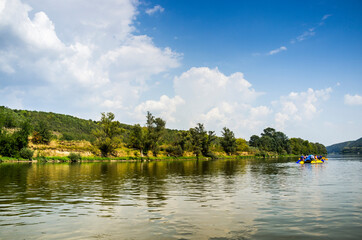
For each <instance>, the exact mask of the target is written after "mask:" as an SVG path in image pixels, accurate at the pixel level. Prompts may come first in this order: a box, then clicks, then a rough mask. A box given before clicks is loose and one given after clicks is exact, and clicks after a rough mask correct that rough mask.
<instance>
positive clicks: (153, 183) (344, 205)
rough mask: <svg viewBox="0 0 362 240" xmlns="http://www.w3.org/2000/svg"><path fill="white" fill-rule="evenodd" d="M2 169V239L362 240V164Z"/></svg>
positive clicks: (339, 160)
mask: <svg viewBox="0 0 362 240" xmlns="http://www.w3.org/2000/svg"><path fill="white" fill-rule="evenodd" d="M295 161H296V159H269V160H261V159H243V160H214V161H155V162H127V163H123V162H117V163H75V164H68V163H64V164H61V163H46V164H40V163H33V164H31V163H29V164H28V163H1V164H0V239H362V157H361V156H359V155H355V156H342V155H336V156H330V157H329V160H328V161H327V162H326V163H324V164H317V165H311V164H305V165H299V164H296V163H295Z"/></svg>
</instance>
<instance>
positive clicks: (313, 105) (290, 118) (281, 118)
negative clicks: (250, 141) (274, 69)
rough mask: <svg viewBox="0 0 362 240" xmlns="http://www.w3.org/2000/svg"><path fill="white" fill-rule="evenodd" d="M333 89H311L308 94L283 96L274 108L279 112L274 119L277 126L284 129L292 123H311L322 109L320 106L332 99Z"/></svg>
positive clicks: (293, 93) (294, 93)
mask: <svg viewBox="0 0 362 240" xmlns="http://www.w3.org/2000/svg"><path fill="white" fill-rule="evenodd" d="M331 92H332V88H326V89H322V90H313V89H312V88H309V89H308V90H307V91H306V92H299V93H298V92H291V93H290V94H289V95H288V96H282V97H280V99H279V100H278V101H276V102H274V107H275V109H277V112H276V114H275V117H274V121H275V126H276V128H278V129H284V128H285V127H286V125H287V124H288V123H289V122H290V123H293V122H294V123H296V122H302V121H310V120H312V119H314V118H315V117H316V116H317V115H319V113H320V112H321V111H322V109H320V108H319V106H320V104H321V103H322V102H324V101H327V100H328V99H329V97H330V93H331Z"/></svg>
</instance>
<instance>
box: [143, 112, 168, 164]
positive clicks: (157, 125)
mask: <svg viewBox="0 0 362 240" xmlns="http://www.w3.org/2000/svg"><path fill="white" fill-rule="evenodd" d="M146 118H147V121H146V127H147V130H148V141H147V142H148V144H149V148H150V149H151V150H152V153H153V156H155V157H157V154H158V153H159V145H160V142H161V139H162V136H163V134H164V132H165V126H166V121H164V120H163V119H161V118H155V117H154V116H153V115H152V114H151V113H150V112H147V116H146Z"/></svg>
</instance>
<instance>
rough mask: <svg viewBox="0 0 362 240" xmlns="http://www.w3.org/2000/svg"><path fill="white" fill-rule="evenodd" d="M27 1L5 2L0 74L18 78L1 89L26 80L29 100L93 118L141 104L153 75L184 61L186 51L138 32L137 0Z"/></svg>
mask: <svg viewBox="0 0 362 240" xmlns="http://www.w3.org/2000/svg"><path fill="white" fill-rule="evenodd" d="M24 1H26V2H28V3H29V4H25V3H23V2H22V1H20V0H1V2H0V3H1V4H0V34H1V35H2V36H4V37H2V40H3V44H2V45H1V46H0V77H1V76H2V75H3V76H4V79H5V76H8V75H9V74H11V75H12V79H14V80H13V82H10V81H7V82H3V83H2V84H1V86H0V90H3V89H7V91H8V92H14V93H15V92H16V91H17V89H18V88H19V87H21V88H22V91H23V92H24V93H25V94H23V95H22V102H23V103H25V104H24V105H25V106H24V107H26V103H28V104H29V106H30V104H31V105H32V107H34V105H35V106H38V107H39V108H40V109H42V110H46V109H44V108H43V107H44V106H47V109H49V110H52V111H53V110H54V109H52V108H53V107H55V106H58V107H60V109H59V110H58V111H60V112H67V113H71V112H73V113H74V112H76V113H77V114H78V116H79V114H81V113H80V112H79V110H78V109H83V111H84V112H86V111H87V112H88V114H89V115H91V117H94V116H95V115H99V112H103V111H108V110H112V109H128V108H133V107H135V105H137V101H138V99H139V97H140V96H141V94H142V93H143V92H144V91H145V90H147V88H148V81H150V80H151V79H152V78H153V77H154V76H156V75H158V74H165V73H167V72H168V71H169V70H170V69H173V68H176V67H178V66H179V64H180V59H181V56H182V55H181V54H178V53H176V52H174V51H172V50H171V49H170V48H168V47H165V48H159V47H157V46H155V44H154V42H153V41H152V39H151V38H150V37H148V36H146V35H136V34H135V32H136V31H135V30H136V29H135V27H134V26H133V22H134V20H135V18H136V15H137V5H138V2H137V1H134V0H120V1H118V0H117V1H113V0H112V1H107V2H106V3H103V2H99V1H96V0H90V1H87V2H86V3H85V2H84V1H83V0H77V1H73V0H72V1H71V0H64V1H59V2H53V1H52V2H51V3H50V2H49V1H45V0H37V1H35V0H24ZM30 6H32V7H30ZM70 6H71V8H72V9H71V11H70V10H69V7H70ZM38 8H39V9H42V11H36V9H38ZM48 14H50V15H48ZM32 16H33V17H32ZM49 16H50V17H49ZM65 16H66V17H65ZM2 101H3V102H2V104H8V106H10V107H13V106H12V103H11V102H8V101H7V100H6V99H4V100H2ZM51 107H52V108H51ZM86 117H87V118H88V117H90V116H86ZM97 118H98V116H97Z"/></svg>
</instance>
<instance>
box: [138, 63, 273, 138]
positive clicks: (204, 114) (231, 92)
mask: <svg viewBox="0 0 362 240" xmlns="http://www.w3.org/2000/svg"><path fill="white" fill-rule="evenodd" d="M174 92H175V97H174V98H170V97H167V96H162V97H161V99H160V100H158V101H145V102H144V103H142V104H140V105H139V106H138V107H137V108H136V109H135V114H138V115H139V116H140V117H142V118H141V119H144V116H145V113H146V111H151V112H155V113H160V115H161V116H162V115H166V116H167V118H169V119H171V120H172V122H170V124H169V127H171V128H172V127H176V128H181V129H189V128H190V127H194V126H195V125H196V124H197V123H199V122H200V123H204V124H205V126H206V127H207V128H208V129H210V130H215V131H216V132H217V133H218V134H219V133H220V131H221V129H222V128H223V127H225V126H227V127H229V128H230V129H232V130H233V131H235V133H236V134H237V135H238V136H247V135H250V134H251V133H252V132H254V131H259V130H261V129H262V127H264V126H265V124H266V121H267V119H268V118H269V117H270V115H271V113H272V110H271V109H270V108H269V107H267V106H254V104H255V100H256V99H257V98H258V97H259V96H261V95H262V94H263V93H261V92H257V91H255V90H254V89H253V88H252V85H251V83H250V82H249V81H247V80H246V79H245V78H244V75H243V74H242V73H240V72H236V73H233V74H231V75H229V76H228V75H225V74H224V73H222V72H220V71H219V69H218V68H214V69H211V68H208V67H198V68H196V67H194V68H191V69H189V70H188V71H185V72H183V73H182V74H180V75H179V76H176V77H175V78H174Z"/></svg>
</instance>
